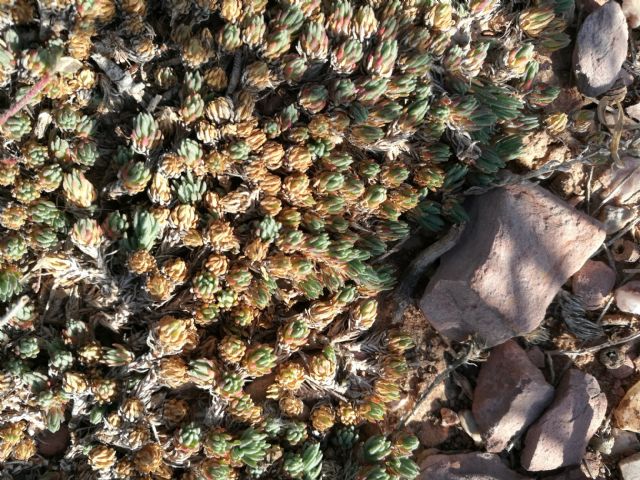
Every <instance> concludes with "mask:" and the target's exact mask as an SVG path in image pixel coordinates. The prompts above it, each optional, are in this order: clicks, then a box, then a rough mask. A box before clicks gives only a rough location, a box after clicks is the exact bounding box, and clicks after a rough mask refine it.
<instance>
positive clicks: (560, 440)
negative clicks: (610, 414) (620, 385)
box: [520, 369, 607, 472]
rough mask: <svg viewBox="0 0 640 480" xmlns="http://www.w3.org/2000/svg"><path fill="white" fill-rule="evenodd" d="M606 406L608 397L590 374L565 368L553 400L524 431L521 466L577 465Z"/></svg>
mask: <svg viewBox="0 0 640 480" xmlns="http://www.w3.org/2000/svg"><path fill="white" fill-rule="evenodd" d="M606 409H607V398H606V396H605V394H604V393H602V392H601V391H600V386H599V385H598V382H597V381H596V379H595V378H594V377H593V376H591V375H589V374H587V373H583V372H581V371H580V370H576V369H571V370H569V371H567V373H565V374H564V376H563V377H562V380H561V381H560V384H559V385H558V388H557V389H556V397H555V399H554V401H553V403H552V404H551V406H550V407H549V408H548V410H547V411H546V412H545V413H544V415H542V417H541V418H540V419H539V420H538V421H537V422H536V423H534V424H533V425H532V426H531V427H530V428H529V431H528V432H527V435H526V437H525V440H524V448H523V450H522V454H521V456H520V462H521V464H522V466H523V467H524V468H526V469H527V470H529V471H532V472H539V471H546V470H555V469H556V468H561V467H569V466H574V465H579V464H580V461H581V460H582V457H583V456H584V454H585V451H586V448H587V444H588V443H589V440H590V439H591V437H592V436H593V435H594V434H595V433H596V431H597V430H598V427H599V426H600V424H601V423H602V420H603V419H604V417H605V413H606Z"/></svg>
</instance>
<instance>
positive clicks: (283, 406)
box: [278, 395, 304, 418]
mask: <svg viewBox="0 0 640 480" xmlns="http://www.w3.org/2000/svg"><path fill="white" fill-rule="evenodd" d="M278 406H279V407H280V411H281V412H282V414H283V415H285V416H287V417H291V418H297V417H299V416H300V415H302V412H304V402H303V401H302V400H300V399H299V398H296V397H294V396H293V395H285V396H283V397H281V398H280V401H279V402H278Z"/></svg>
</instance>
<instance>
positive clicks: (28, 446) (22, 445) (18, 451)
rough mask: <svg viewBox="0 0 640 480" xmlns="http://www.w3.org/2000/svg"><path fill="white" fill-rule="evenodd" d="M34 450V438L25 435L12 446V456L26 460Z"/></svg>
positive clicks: (32, 454) (34, 452)
mask: <svg viewBox="0 0 640 480" xmlns="http://www.w3.org/2000/svg"><path fill="white" fill-rule="evenodd" d="M36 450H37V449H36V442H35V440H34V439H33V438H31V437H26V438H24V439H22V440H21V441H20V442H19V443H18V444H17V445H16V446H15V447H13V458H15V459H16V460H18V461H21V462H26V461H27V460H29V459H30V458H31V457H33V456H34V455H35V454H36Z"/></svg>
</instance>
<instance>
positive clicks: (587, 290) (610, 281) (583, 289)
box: [571, 260, 616, 310]
mask: <svg viewBox="0 0 640 480" xmlns="http://www.w3.org/2000/svg"><path fill="white" fill-rule="evenodd" d="M615 283H616V272H614V271H613V270H612V269H611V267H609V265H607V264H606V263H604V262H596V261H593V260H587V263H585V264H584V265H583V266H582V268H581V269H580V270H578V271H577V272H576V273H575V274H574V275H573V277H572V279H571V287H572V289H573V293H574V294H575V295H577V296H578V297H580V298H581V299H582V302H583V303H584V306H585V308H586V309H587V310H597V309H599V308H601V307H603V306H604V304H605V303H606V300H607V297H608V296H609V294H610V293H611V290H613V287H614V285H615Z"/></svg>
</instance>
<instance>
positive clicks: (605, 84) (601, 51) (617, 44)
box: [573, 1, 629, 97]
mask: <svg viewBox="0 0 640 480" xmlns="http://www.w3.org/2000/svg"><path fill="white" fill-rule="evenodd" d="M628 39H629V30H628V27H627V20H626V18H625V15H624V13H623V11H622V7H621V6H620V4H618V3H617V2H615V1H610V2H607V3H606V4H605V5H603V6H602V7H600V8H598V9H596V10H595V11H594V12H592V13H590V14H589V15H588V16H587V18H586V19H585V20H584V22H583V23H582V26H581V27H580V30H579V32H578V37H577V39H576V46H575V49H574V51H573V68H574V71H575V75H576V83H577V85H578V89H579V90H580V91H581V92H582V93H584V94H585V95H587V96H590V97H597V96H599V95H602V94H603V93H606V92H607V91H608V90H609V89H610V88H611V87H613V86H614V84H615V83H616V80H618V78H619V77H620V73H621V71H622V64H623V62H624V60H625V59H626V58H627V49H628V43H627V42H628Z"/></svg>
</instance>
